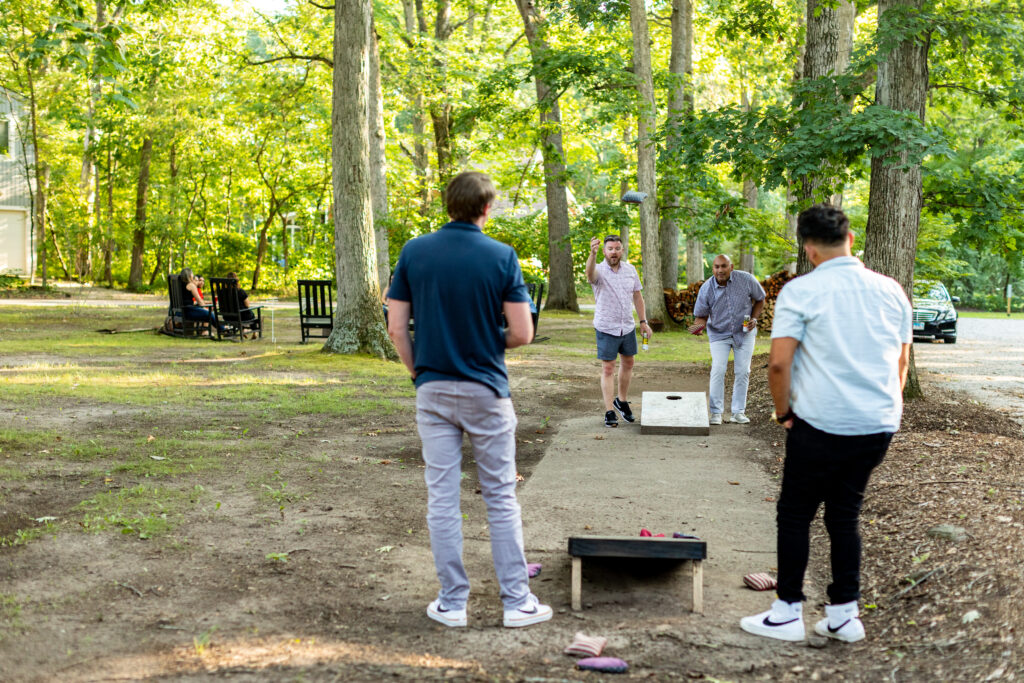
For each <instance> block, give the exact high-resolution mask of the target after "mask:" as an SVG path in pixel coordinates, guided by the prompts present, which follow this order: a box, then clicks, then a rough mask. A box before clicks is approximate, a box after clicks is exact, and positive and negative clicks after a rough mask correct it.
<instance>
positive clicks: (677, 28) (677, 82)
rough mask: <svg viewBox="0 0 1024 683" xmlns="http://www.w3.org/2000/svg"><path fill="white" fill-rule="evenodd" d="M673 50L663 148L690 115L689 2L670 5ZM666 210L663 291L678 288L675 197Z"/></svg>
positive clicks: (670, 198)
mask: <svg viewBox="0 0 1024 683" xmlns="http://www.w3.org/2000/svg"><path fill="white" fill-rule="evenodd" d="M671 25H672V47H671V53H670V56H669V65H668V70H669V73H670V74H671V75H672V77H673V81H672V88H671V90H670V91H669V96H668V123H669V124H670V126H669V133H668V139H667V140H666V145H667V146H668V147H675V146H678V145H679V144H680V139H679V138H680V135H679V133H678V132H677V131H676V129H675V128H674V127H672V124H676V125H678V124H681V123H682V122H683V120H684V119H685V118H686V117H688V116H690V115H691V114H692V113H693V89H692V85H693V3H692V2H691V0H673V2H672V21H671ZM665 208H666V209H668V210H667V211H665V212H664V213H663V214H662V216H661V228H660V233H661V279H662V282H663V284H664V285H665V286H666V287H671V288H673V289H675V288H676V287H677V286H678V284H679V226H678V225H677V224H676V215H677V213H676V211H677V210H678V209H679V197H678V196H676V195H675V194H672V195H670V196H666V197H665Z"/></svg>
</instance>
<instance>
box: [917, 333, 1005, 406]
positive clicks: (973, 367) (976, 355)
mask: <svg viewBox="0 0 1024 683" xmlns="http://www.w3.org/2000/svg"><path fill="white" fill-rule="evenodd" d="M958 327H959V329H958V331H957V335H958V337H959V339H958V340H957V343H956V344H954V345H950V344H944V343H942V342H936V343H932V344H929V343H928V342H918V343H916V344H914V356H915V358H916V361H917V369H918V371H919V372H922V373H924V372H927V373H928V374H929V376H930V377H931V378H932V379H934V380H935V381H937V382H941V383H944V384H946V386H948V387H949V388H951V389H958V390H961V391H964V392H966V393H967V394H969V395H970V396H971V397H972V398H974V399H976V400H978V401H980V402H982V403H984V404H986V405H989V406H992V407H994V408H997V409H999V410H1001V411H1003V412H1006V413H1007V414H1009V415H1010V416H1011V417H1013V418H1014V419H1016V420H1017V421H1018V422H1022V423H1024V320H1009V319H1004V320H1000V319H997V318H996V319H993V318H960V323H959V326H958Z"/></svg>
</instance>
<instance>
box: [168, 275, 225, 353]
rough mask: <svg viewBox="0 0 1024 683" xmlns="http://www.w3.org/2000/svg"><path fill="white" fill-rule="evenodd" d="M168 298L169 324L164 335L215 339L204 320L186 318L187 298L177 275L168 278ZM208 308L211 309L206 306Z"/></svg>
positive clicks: (208, 305)
mask: <svg viewBox="0 0 1024 683" xmlns="http://www.w3.org/2000/svg"><path fill="white" fill-rule="evenodd" d="M167 297H168V299H169V301H170V303H169V304H168V306H167V322H168V323H169V324H167V325H164V328H163V330H162V331H163V333H164V334H169V335H170V336H172V337H210V338H211V339H212V338H213V330H212V329H210V325H209V323H207V322H206V321H203V320H189V319H187V318H186V317H185V300H184V299H185V297H184V296H183V294H182V290H181V282H180V280H179V279H178V275H177V273H171V274H169V275H168V276H167ZM205 307H206V308H208V309H209V308H211V306H210V304H206V306H205Z"/></svg>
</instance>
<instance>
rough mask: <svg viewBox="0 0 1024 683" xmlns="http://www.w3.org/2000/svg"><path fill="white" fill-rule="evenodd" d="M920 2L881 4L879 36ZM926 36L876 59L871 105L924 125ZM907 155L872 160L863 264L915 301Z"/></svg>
mask: <svg viewBox="0 0 1024 683" xmlns="http://www.w3.org/2000/svg"><path fill="white" fill-rule="evenodd" d="M922 4H923V0H879V3H878V17H879V21H878V31H879V33H880V34H881V33H882V32H883V31H886V30H888V29H890V23H891V22H892V21H893V20H894V19H893V17H894V15H897V14H899V16H901V17H902V16H904V14H905V13H906V10H907V9H909V10H911V13H912V14H913V13H915V12H919V11H920V10H921V7H922ZM930 41H931V37H930V35H927V34H924V35H915V36H906V37H904V38H903V40H901V41H900V42H899V43H897V44H896V45H895V47H893V49H892V50H891V51H890V52H888V53H885V54H880V55H879V59H878V80H877V82H876V85H875V102H876V103H877V104H878V105H880V106H883V107H888V108H890V109H892V110H894V111H900V112H907V113H910V114H912V115H914V116H916V117H917V118H919V119H920V120H921V121H924V114H925V106H926V103H927V100H926V97H927V94H928V49H929V46H930ZM906 162H907V157H906V154H905V153H902V154H897V155H888V156H884V157H881V156H875V157H872V158H871V189H870V199H869V202H868V224H867V228H866V229H865V236H864V263H865V265H867V267H868V268H871V269H873V270H876V271H878V272H879V273H884V274H885V275H888V276H890V277H892V278H894V279H895V280H896V281H897V282H899V283H900V285H901V286H902V287H903V290H904V291H905V292H906V293H907V297H908V298H909V299H911V300H913V290H914V258H915V256H916V255H917V230H918V227H919V224H920V220H921V203H922V197H921V166H920V164H916V165H914V166H912V167H911V168H910V169H909V170H900V169H899V168H897V167H898V166H905V165H906ZM904 396H905V397H907V398H916V397H919V396H921V385H920V383H919V382H918V379H917V369H916V368H915V367H914V362H913V350H911V363H910V376H909V378H908V379H907V386H906V389H905V390H904Z"/></svg>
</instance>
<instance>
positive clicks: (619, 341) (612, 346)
mask: <svg viewBox="0 0 1024 683" xmlns="http://www.w3.org/2000/svg"><path fill="white" fill-rule="evenodd" d="M594 332H596V333H597V357H598V358H600V359H601V360H615V358H616V357H617V356H618V355H619V354H622V355H623V356H635V355H636V330H635V329H634V330H631V331H629V332H627V333H626V334H624V335H622V336H621V337H618V336H616V335H614V334H605V333H604V332H602V331H601V330H594Z"/></svg>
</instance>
